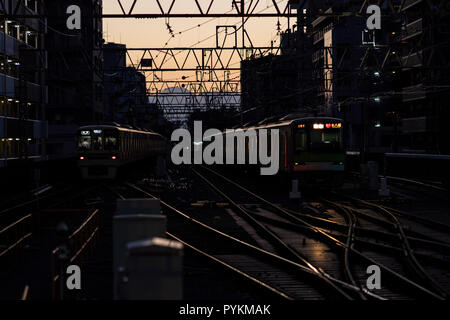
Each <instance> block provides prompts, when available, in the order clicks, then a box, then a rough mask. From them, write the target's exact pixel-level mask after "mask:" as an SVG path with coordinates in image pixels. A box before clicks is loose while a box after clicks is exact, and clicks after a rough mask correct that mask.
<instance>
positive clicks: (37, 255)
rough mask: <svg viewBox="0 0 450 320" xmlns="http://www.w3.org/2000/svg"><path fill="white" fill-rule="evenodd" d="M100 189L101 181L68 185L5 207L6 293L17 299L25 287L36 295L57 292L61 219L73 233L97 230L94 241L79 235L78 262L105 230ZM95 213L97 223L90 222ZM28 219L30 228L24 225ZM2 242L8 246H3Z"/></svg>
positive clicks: (1, 231) (0, 232)
mask: <svg viewBox="0 0 450 320" xmlns="http://www.w3.org/2000/svg"><path fill="white" fill-rule="evenodd" d="M99 192H100V190H99V188H98V185H87V186H85V187H84V188H82V187H80V185H74V186H72V187H69V186H67V187H66V188H60V189H59V190H55V192H51V193H49V194H44V195H41V196H40V197H39V198H37V199H33V200H30V201H27V202H25V203H23V204H21V205H14V206H13V207H10V208H8V209H4V210H2V214H1V215H0V222H1V223H2V224H3V225H7V226H6V227H4V228H0V253H1V254H0V261H1V263H0V270H1V275H2V276H1V279H2V280H1V281H2V284H3V285H2V290H0V297H1V298H4V299H15V298H16V297H18V294H19V292H18V290H23V288H24V286H27V287H28V288H29V289H30V292H31V299H48V298H50V297H51V293H50V287H51V285H50V283H49V279H50V278H51V276H50V270H51V260H52V252H53V251H54V249H55V248H56V247H57V246H58V245H60V243H61V241H62V240H61V236H59V235H58V234H57V231H56V228H57V224H58V223H59V222H62V221H64V222H65V223H66V225H67V227H68V232H69V233H70V232H76V233H77V235H82V237H84V234H85V229H86V230H87V229H89V231H92V232H90V236H89V237H85V238H83V239H84V240H86V239H89V241H88V242H89V245H87V244H86V243H85V241H84V240H83V239H81V240H80V239H79V236H77V237H74V239H75V240H74V250H76V252H77V254H76V258H77V261H79V260H80V258H81V259H83V258H84V257H86V256H87V255H86V254H85V251H86V249H90V250H92V249H91V248H92V243H93V241H92V240H93V238H94V237H96V236H97V233H98V230H99V220H100V219H99V216H100V214H99V213H98V210H96V208H97V207H98V206H99V203H101V202H102V201H101V199H100V194H99ZM93 212H96V213H95V216H96V218H95V221H94V219H90V221H91V220H92V221H94V223H92V222H90V223H89V224H86V223H85V219H87V218H88V217H90V216H92V214H93ZM24 222H27V228H22V229H21V228H19V227H21V224H23V223H24ZM86 225H88V227H89V228H87V227H86ZM11 232H13V233H11ZM24 240H26V241H24ZM2 245H3V246H6V249H7V250H1V248H2ZM78 247H79V248H78Z"/></svg>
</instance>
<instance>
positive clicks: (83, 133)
mask: <svg viewBox="0 0 450 320" xmlns="http://www.w3.org/2000/svg"><path fill="white" fill-rule="evenodd" d="M90 134H91V132H90V131H81V135H82V136H88V135H90Z"/></svg>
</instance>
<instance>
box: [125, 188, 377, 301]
mask: <svg viewBox="0 0 450 320" xmlns="http://www.w3.org/2000/svg"><path fill="white" fill-rule="evenodd" d="M127 185H128V186H129V187H131V188H133V189H135V190H138V191H140V192H142V193H143V194H145V195H147V196H148V197H150V198H153V199H157V197H156V196H154V195H152V194H151V193H149V192H147V191H145V190H143V189H141V188H139V187H137V186H135V185H133V184H130V183H127ZM160 202H161V204H162V205H163V206H164V207H166V208H167V209H169V210H170V211H172V212H175V213H177V214H178V215H180V216H182V217H183V218H185V219H187V220H188V221H190V222H192V223H195V224H198V225H200V226H201V227H203V228H205V229H207V230H209V231H212V232H214V233H216V234H218V235H220V236H222V237H225V238H227V239H230V240H232V241H234V242H236V243H239V244H241V245H244V246H246V247H247V248H249V249H251V250H254V251H255V252H257V253H259V254H262V255H265V256H267V257H271V258H273V259H275V260H277V261H279V262H282V263H285V264H287V265H289V266H293V267H296V268H298V269H300V270H301V271H302V272H306V273H308V274H310V275H313V276H315V277H317V274H316V273H314V272H313V271H312V270H311V269H310V268H308V267H305V266H303V265H301V264H299V263H297V262H295V261H292V260H289V259H287V258H284V257H281V256H279V255H277V254H275V253H272V252H269V251H267V250H264V249H262V248H259V247H256V246H254V245H252V244H249V243H247V242H245V241H242V240H240V239H237V238H235V237H233V236H231V235H229V234H227V233H224V232H222V231H220V230H217V229H215V228H213V227H211V226H209V225H207V224H205V223H203V222H201V221H199V220H196V219H194V218H192V217H191V216H189V215H187V214H185V213H183V212H182V211H180V210H178V209H176V208H175V207H173V206H171V205H170V204H168V203H166V202H164V201H163V200H160ZM329 279H330V280H331V281H333V282H335V283H337V284H340V285H341V286H343V287H345V288H347V289H349V290H352V291H354V292H359V291H361V288H359V287H354V286H353V285H351V284H349V283H346V282H344V281H341V280H338V279H335V278H329ZM364 290H366V289H364ZM366 294H368V295H370V296H372V297H373V298H375V299H379V300H384V298H382V297H379V296H377V295H376V294H373V293H372V292H370V291H367V292H366Z"/></svg>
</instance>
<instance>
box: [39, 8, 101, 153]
mask: <svg viewBox="0 0 450 320" xmlns="http://www.w3.org/2000/svg"><path fill="white" fill-rule="evenodd" d="M46 4H47V5H46V13H47V15H48V17H49V20H48V36H47V41H46V46H47V49H48V61H49V66H48V77H47V82H48V86H49V101H48V102H49V103H48V107H47V118H48V121H49V142H48V153H49V155H50V157H52V158H65V157H70V156H72V155H74V153H75V151H76V146H75V138H74V137H75V131H76V129H77V127H79V126H80V125H87V124H94V123H99V122H102V121H103V114H104V107H103V57H102V46H103V35H102V32H103V28H102V20H101V18H100V17H99V15H100V14H101V13H102V1H101V0H58V1H46ZM70 5H78V6H79V7H80V9H81V17H82V19H81V30H68V28H67V26H66V23H67V18H68V14H67V13H66V11H67V7H69V6H70ZM94 15H95V17H94Z"/></svg>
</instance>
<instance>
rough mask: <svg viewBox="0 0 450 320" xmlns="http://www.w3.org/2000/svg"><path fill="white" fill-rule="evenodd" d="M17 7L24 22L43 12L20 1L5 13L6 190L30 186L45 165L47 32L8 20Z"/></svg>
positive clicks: (0, 108) (2, 137)
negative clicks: (40, 166) (38, 170)
mask: <svg viewBox="0 0 450 320" xmlns="http://www.w3.org/2000/svg"><path fill="white" fill-rule="evenodd" d="M16 6H17V14H18V15H22V16H23V15H31V16H33V15H37V14H42V12H43V9H44V8H43V7H42V6H40V5H38V1H18V0H15V1H4V3H3V6H1V7H0V13H1V14H2V17H1V18H0V60H1V61H0V63H1V66H0V176H1V177H2V178H0V179H1V180H2V181H7V182H8V183H4V184H2V186H3V187H7V188H9V187H10V186H11V184H12V183H13V182H14V181H16V182H17V181H20V183H22V184H24V185H25V184H26V183H27V182H28V181H30V180H31V179H30V178H31V177H33V176H34V174H33V170H34V169H36V168H37V167H38V165H39V163H41V162H42V161H43V160H45V159H46V151H45V142H46V138H47V123H46V122H45V104H46V101H47V94H46V87H45V70H46V54H45V46H44V40H45V37H46V34H45V28H44V25H43V24H42V23H40V21H39V19H36V18H27V19H25V18H17V19H12V18H9V19H6V18H4V17H3V14H9V15H11V13H12V12H13V8H16ZM29 169H31V170H29ZM35 173H36V174H37V175H38V172H37V171H36V172H35ZM8 175H9V176H11V177H15V179H12V178H11V179H10V178H8Z"/></svg>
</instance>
